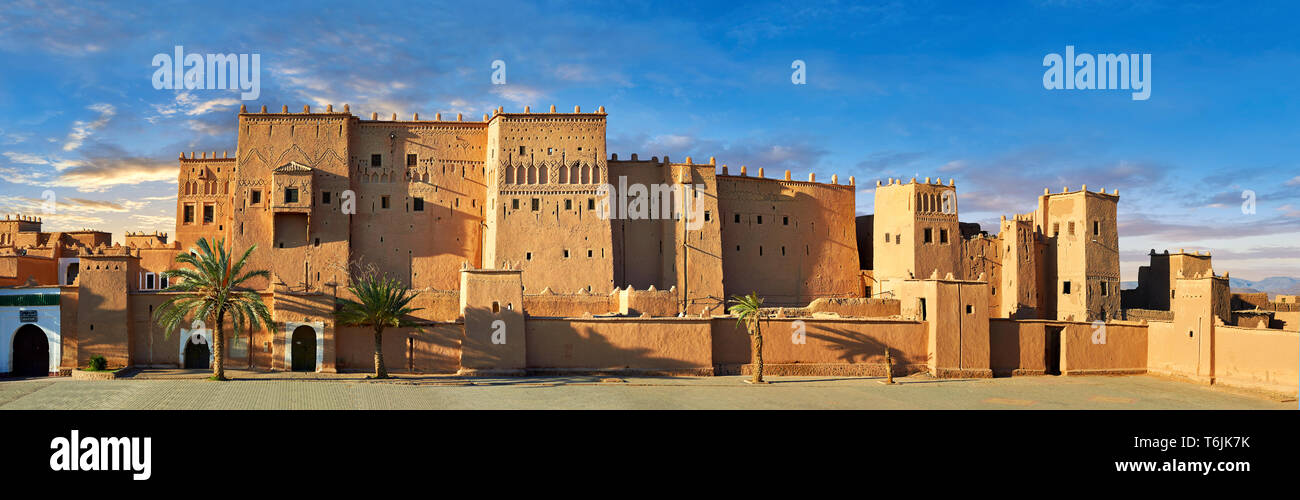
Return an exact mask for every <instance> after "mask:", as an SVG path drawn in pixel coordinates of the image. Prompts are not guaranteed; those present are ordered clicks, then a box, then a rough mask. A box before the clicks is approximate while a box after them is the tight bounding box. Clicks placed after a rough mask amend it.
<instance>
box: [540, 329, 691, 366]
mask: <svg viewBox="0 0 1300 500" xmlns="http://www.w3.org/2000/svg"><path fill="white" fill-rule="evenodd" d="M525 329H526V330H525V332H526V333H525V338H526V346H527V350H526V353H527V354H526V356H527V370H528V372H529V373H539V374H544V373H604V372H636V373H646V374H671V375H712V374H713V357H712V350H711V349H710V343H711V339H710V333H711V322H710V320H708V319H704V318H585V319H574V318H530V319H529V320H528V321H527V322H526V324H525Z"/></svg>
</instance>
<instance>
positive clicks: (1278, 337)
mask: <svg viewBox="0 0 1300 500" xmlns="http://www.w3.org/2000/svg"><path fill="white" fill-rule="evenodd" d="M1214 348H1215V349H1214V379H1215V383H1216V384H1224V385H1231V386H1238V387H1245V388H1252V389H1263V390H1268V391H1274V392H1284V393H1290V394H1296V392H1297V388H1298V387H1297V385H1298V382H1297V380H1298V379H1300V334H1297V333H1296V332H1281V331H1277V330H1262V329H1252V328H1240V327H1232V326H1218V327H1215V329H1214Z"/></svg>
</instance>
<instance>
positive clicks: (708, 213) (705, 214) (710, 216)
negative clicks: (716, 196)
mask: <svg viewBox="0 0 1300 500" xmlns="http://www.w3.org/2000/svg"><path fill="white" fill-rule="evenodd" d="M711 219H712V214H710V212H709V211H708V210H705V211H704V222H708V221H709V220H711Z"/></svg>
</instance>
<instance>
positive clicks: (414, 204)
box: [411, 197, 424, 212]
mask: <svg viewBox="0 0 1300 500" xmlns="http://www.w3.org/2000/svg"><path fill="white" fill-rule="evenodd" d="M411 210H414V211H416V212H423V211H424V198H420V197H416V198H412V199H411Z"/></svg>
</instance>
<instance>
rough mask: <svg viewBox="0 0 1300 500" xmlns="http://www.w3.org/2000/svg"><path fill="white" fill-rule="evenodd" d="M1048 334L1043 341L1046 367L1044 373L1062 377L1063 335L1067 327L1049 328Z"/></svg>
mask: <svg viewBox="0 0 1300 500" xmlns="http://www.w3.org/2000/svg"><path fill="white" fill-rule="evenodd" d="M1046 332H1047V337H1046V338H1045V339H1043V340H1044V342H1043V347H1044V349H1043V365H1044V366H1045V367H1046V368H1045V370H1044V372H1045V373H1046V374H1048V375H1060V374H1061V335H1063V334H1064V333H1065V327H1063V326H1049V327H1047V329H1046Z"/></svg>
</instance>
